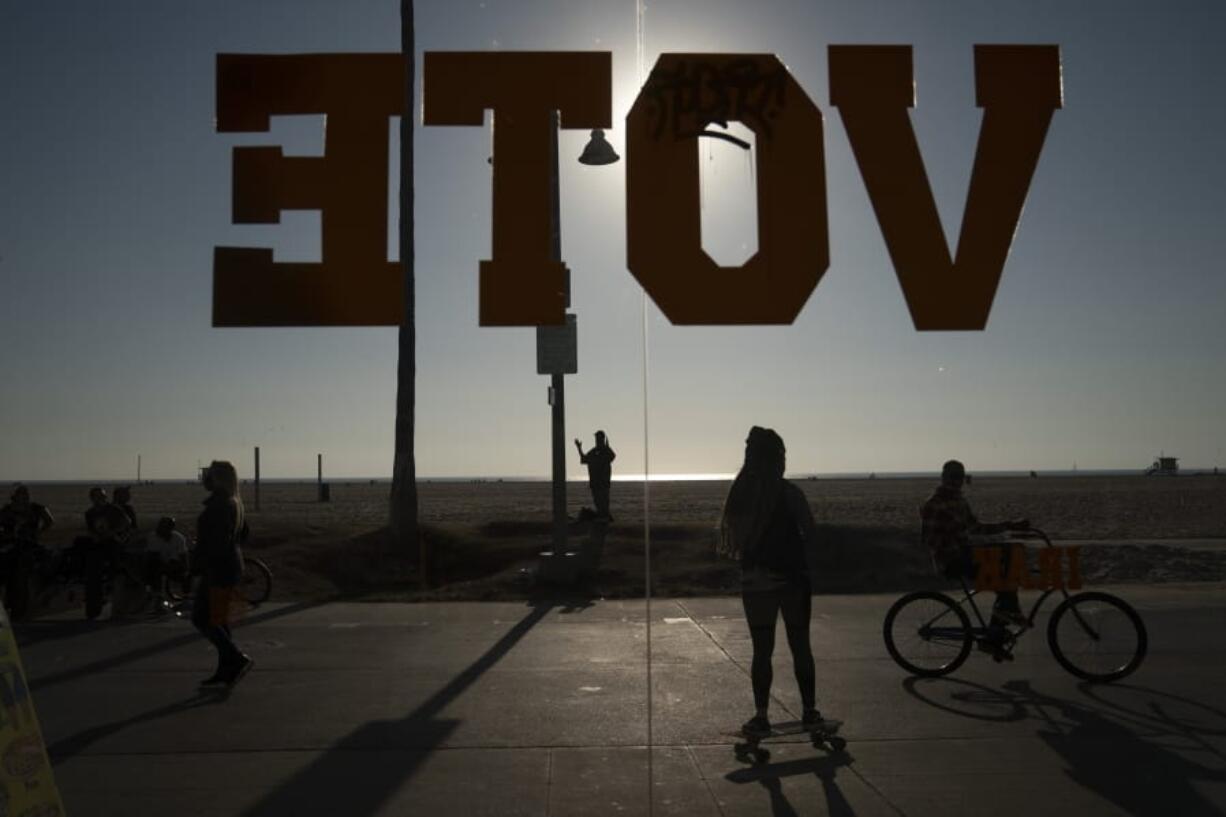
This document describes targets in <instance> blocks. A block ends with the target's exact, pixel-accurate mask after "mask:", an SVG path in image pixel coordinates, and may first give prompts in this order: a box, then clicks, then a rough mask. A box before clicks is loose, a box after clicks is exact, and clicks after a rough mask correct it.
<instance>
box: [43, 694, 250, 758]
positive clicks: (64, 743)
mask: <svg viewBox="0 0 1226 817" xmlns="http://www.w3.org/2000/svg"><path fill="white" fill-rule="evenodd" d="M227 692H228V691H227V690H215V691H200V692H198V693H196V694H195V695H193V696H192V697H190V698H187V699H186V700H182V701H175V702H174V703H172V704H167V705H166V706H160V707H158V708H157V709H151V710H150V711H148V712H142V713H141V714H139V715H134V716H133V717H131V718H124V719H122V720H118V721H113V722H111V723H104V724H101V725H99V726H93V727H90V728H89V729H86V730H85V731H83V732H78V733H77V734H75V735H72V736H70V737H67V738H64V739H62V740H57V741H56V742H55V743H53V744H51V745H50V746H48V747H47V754H48V755H50V757H51V763H52V765H58V764H60V763H62V762H63V761H65V760H67V759H69V758H70V757H73V756H74V755H77V754H80V753H81V752H83V751H85V750H86V749H88V748H89V747H90V746H91V745H92V744H93V743H95V742H96V741H99V740H101V739H103V738H105V737H108V736H110V735H113V734H115V733H116V732H119V731H120V730H123V729H126V728H128V727H129V726H134V725H136V724H138V723H144V722H145V721H152V720H157V719H158V718H164V717H167V716H169V715H175V714H178V713H179V712H186V711H187V710H189V709H195V708H196V707H199V706H208V705H210V704H217V703H221V702H223V701H225V700H226V698H227V697H228V694H227Z"/></svg>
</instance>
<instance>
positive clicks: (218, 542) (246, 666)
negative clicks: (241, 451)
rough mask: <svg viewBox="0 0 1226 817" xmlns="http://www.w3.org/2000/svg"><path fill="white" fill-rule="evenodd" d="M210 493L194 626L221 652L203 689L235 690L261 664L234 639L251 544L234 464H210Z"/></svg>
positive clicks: (197, 560)
mask: <svg viewBox="0 0 1226 817" xmlns="http://www.w3.org/2000/svg"><path fill="white" fill-rule="evenodd" d="M204 488H205V490H207V491H208V492H209V496H208V498H207V499H205V500H204V511H202V512H201V514H200V517H199V518H198V519H197V520H196V549H195V551H194V552H193V554H192V558H191V561H192V565H193V567H194V568H196V569H199V571H200V574H201V577H200V583H199V585H197V587H196V597H195V600H194V601H193V603H192V624H193V625H195V627H196V629H197V630H199V631H200V634H201V635H203V636H204V637H205V638H206V639H208V641H209V643H210V644H212V645H213V647H214V648H215V649H216V650H217V671H216V672H214V673H213V674H212V675H211V676H210V677H209V678H208V679H207V680H205V681H203V682H201V684H200V685H201V686H206V687H207V686H234V685H235V684H236V683H238V682H239V680H241V679H242V677H243V676H244V675H245V674H247V672H248V671H249V670H250V669H251V667H252V666H253V665H254V663H255V662H254V661H252V660H251V656H249V655H245V654H244V653H243V651H242V650H240V649H239V648H238V647H237V646H236V645H235V643H234V639H233V637H232V635H231V633H230V610H231V604H232V602H233V596H234V594H235V593H236V592H237V586H238V583H239V581H240V580H241V578H242V575H243V552H242V549H241V548H240V547H239V545H240V543H241V542H242V541H243V540H244V539H246V536H247V523H246V522H245V521H244V518H243V517H244V513H243V501H242V498H241V497H239V494H238V474H237V472H236V471H235V470H234V466H233V465H232V464H231V463H229V462H225V461H222V460H214V461H213V462H212V463H210V464H209V467H208V470H206V471H205V472H204Z"/></svg>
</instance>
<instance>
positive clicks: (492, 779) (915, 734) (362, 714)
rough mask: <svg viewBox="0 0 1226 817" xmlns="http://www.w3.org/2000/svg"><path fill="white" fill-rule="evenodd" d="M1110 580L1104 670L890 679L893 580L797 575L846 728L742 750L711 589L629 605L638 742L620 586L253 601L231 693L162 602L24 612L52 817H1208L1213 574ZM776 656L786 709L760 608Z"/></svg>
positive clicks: (984, 663)
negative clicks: (826, 737)
mask: <svg viewBox="0 0 1226 817" xmlns="http://www.w3.org/2000/svg"><path fill="white" fill-rule="evenodd" d="M1117 590H1118V592H1119V593H1120V594H1121V595H1123V596H1124V597H1125V598H1127V599H1128V600H1129V601H1131V602H1132V603H1133V604H1134V605H1135V606H1136V607H1137V609H1138V610H1139V611H1140V612H1141V614H1142V616H1143V617H1144V619H1145V622H1146V624H1147V627H1148V629H1149V635H1150V655H1149V657H1148V658H1147V660H1146V663H1145V664H1144V665H1143V666H1142V667H1141V669H1140V670H1139V671H1138V672H1137V674H1136V675H1134V676H1133V677H1132V678H1130V679H1128V680H1127V681H1126V682H1125V683H1123V684H1119V685H1112V686H1105V687H1104V686H1098V687H1095V686H1086V685H1079V684H1078V683H1077V682H1076V680H1075V679H1074V678H1072V677H1071V676H1069V675H1067V674H1065V673H1064V672H1063V671H1062V670H1061V669H1060V668H1059V666H1058V665H1057V664H1056V663H1055V661H1054V660H1053V659H1052V658H1051V656H1050V654H1049V653H1048V648H1047V646H1046V642H1045V637H1044V630H1043V629H1042V625H1043V624H1044V623H1043V622H1041V627H1040V629H1039V630H1038V631H1036V632H1035V633H1032V634H1030V635H1029V636H1028V638H1027V639H1026V640H1024V641H1023V643H1022V645H1021V647H1020V648H1019V651H1018V658H1017V660H1016V661H1015V662H1013V663H1012V664H1004V665H997V664H993V663H992V661H991V660H990V659H988V658H987V657H986V656H983V655H981V654H976V655H972V657H971V659H970V660H969V661H968V662H967V664H966V665H965V666H964V667H963V668H962V669H961V670H960V671H959V672H958V673H957V674H956V675H955V676H954V677H953V678H950V679H941V680H931V681H918V680H913V679H908V678H907V677H906V676H905V675H904V674H903V672H902V671H901V670H900V669H899V668H898V667H897V666H896V665H895V664H894V663H893V662H892V661H891V660H890V659H889V657H888V656H887V655H886V653H885V650H884V648H883V646H882V640H881V621H882V617H883V616H884V613H885V611H886V609H888V607H889V605H890V603H891V602H892V601H893V599H894V598H895V597H894V596H824V597H818V598H816V599H815V600H814V612H813V626H812V634H811V638H812V643H813V646H814V651H815V654H816V657H817V665H818V695H819V706H821V708H822V710H823V712H825V713H826V714H827V715H828V716H830V717H837V718H840V719H843V720H844V721H845V722H846V723H845V726H844V734H845V736H846V737H847V739H848V741H849V745H848V749H847V752H846V754H844V755H840V756H832V755H829V754H827V753H825V752H823V751H821V750H817V749H814V748H813V747H811V746H810V745H809V744H808V743H807V742H802V741H797V742H791V743H778V744H775V745H774V747H773V757H772V758H771V761H770V762H769V763H768V764H766V765H763V766H748V765H745V764H742V763H740V762H738V760H737V759H736V758H735V756H734V753H733V751H732V748H731V743H732V739H731V738H725V737H723V736H722V735H721V734H720V733H721V731H723V730H728V729H732V728H735V727H736V726H737V725H738V724H739V723H740V722H741V721H743V720H744V719H745V718H747V717H748V716H749V715H751V714H752V705H751V700H752V699H751V695H750V686H749V678H748V672H747V669H748V665H749V661H750V655H751V650H750V643H749V637H748V632H747V630H746V628H745V624H744V620H743V618H742V614H741V609H740V602H739V600H738V599H733V598H707V599H680V600H677V599H674V600H657V601H655V602H653V604H652V608H651V624H652V626H651V649H652V665H651V683H652V689H653V697H652V702H653V706H652V724H651V732H650V745H651V750H650V753H649V752H648V750H647V748H646V747H647V745H648V743H649V735H648V726H647V706H646V693H647V683H648V680H647V678H648V673H647V667H646V640H647V639H646V635H647V628H646V619H645V605H644V603H643V602H642V601H633V602H624V601H607V602H606V601H597V602H595V603H591V604H589V605H582V604H580V605H575V606H566V605H564V604H560V603H558V604H549V603H543V604H541V605H538V606H528V605H526V604H517V603H454V604H420V605H395V604H379V605H374V604H371V605H364V604H332V605H324V606H310V605H272V606H268V607H266V608H264V609H262V610H261V611H259V612H258V613H257V614H255V615H253V616H251V618H250V620H249V621H248V623H247V625H246V626H244V627H242V628H240V629H239V631H238V633H237V637H238V640H239V641H240V643H241V644H242V645H243V647H244V648H245V649H246V650H247V651H248V652H250V653H251V654H252V655H253V656H254V657H255V658H256V660H257V662H258V663H257V666H256V668H255V670H254V671H253V672H252V673H251V675H249V676H248V678H247V679H246V680H245V681H244V682H243V683H242V685H241V686H240V687H238V688H237V689H236V690H235V691H234V692H233V694H232V695H230V696H229V697H228V698H223V697H209V696H204V697H202V696H199V695H197V694H196V691H195V684H196V682H197V681H198V680H200V679H201V678H203V677H204V676H206V675H207V674H208V673H209V672H210V671H211V670H212V654H211V649H210V648H209V647H208V646H207V645H206V644H205V643H204V642H203V640H202V639H200V638H199V637H198V636H197V635H196V634H195V633H194V632H193V631H192V630H191V628H190V627H189V626H188V625H187V623H186V622H184V621H182V620H178V619H170V620H163V621H141V622H135V623H127V624H118V623H116V624H103V625H94V626H90V625H86V624H84V623H82V622H79V621H76V620H75V619H73V620H57V621H43V622H37V623H34V624H31V625H26V626H25V627H23V628H22V629H21V630H20V635H21V640H22V642H23V659H24V661H25V663H26V667H27V671H28V673H29V676H30V682H31V689H32V694H33V696H34V699H35V702H36V705H37V707H38V713H39V716H40V718H41V719H42V725H43V730H44V734H45V736H46V739H47V744H48V748H49V750H50V752H51V754H52V758H53V763H54V766H55V774H56V778H57V781H58V783H59V786H60V790H61V792H62V794H63V797H64V801H65V805H66V807H67V810H68V814H69V815H71V817H82V816H84V815H120V814H122V815H146V814H148V815H158V817H164V815H165V814H168V813H173V814H176V815H181V814H182V815H252V816H253V817H254V816H255V815H259V816H260V817H264V816H265V815H313V814H320V815H323V814H328V815H346V817H373V816H374V815H399V814H415V815H416V814H434V813H451V814H455V815H460V814H465V815H467V814H491V815H494V814H497V815H517V814H524V815H589V814H590V815H597V814H599V815H604V814H610V813H625V814H645V813H647V811H648V800H649V797H650V801H651V806H652V809H653V810H654V812H655V813H656V814H670V815H742V814H745V815H749V814H801V813H804V814H814V813H816V814H833V815H851V814H856V815H878V814H881V815H899V814H906V815H927V814H932V815H938V814H939V815H949V814H971V813H976V814H978V813H993V814H999V815H1011V814H1019V815H1020V814H1027V815H1033V814H1038V813H1055V814H1091V815H1095V814H1179V815H1197V814H1206V815H1208V814H1221V813H1223V807H1224V806H1226V691H1224V690H1223V687H1222V683H1221V681H1222V679H1223V678H1226V626H1223V625H1226V590H1224V588H1223V587H1222V586H1221V585H1185V586H1178V587H1177V586H1169V587H1150V588H1137V587H1126V588H1117ZM1047 609H1048V611H1049V612H1050V610H1051V609H1054V604H1052V603H1050V602H1049V604H1048V606H1047ZM775 667H776V670H775V684H774V690H775V695H776V700H775V702H774V704H773V706H772V717H773V718H774V719H776V720H784V719H787V718H789V717H794V716H796V715H798V714H799V711H800V709H799V700H798V696H797V693H796V689H795V686H796V685H795V682H794V680H793V678H792V673H791V671H790V661H789V659H788V656H787V647H786V641H785V639H784V638H783V633H782V631H780V633H779V638H778V646H777V648H776V658H775ZM649 759H650V766H651V768H650V772H651V778H650V779H651V781H652V783H651V786H650V795H649V789H648V780H649V778H648V771H649V770H648V764H649Z"/></svg>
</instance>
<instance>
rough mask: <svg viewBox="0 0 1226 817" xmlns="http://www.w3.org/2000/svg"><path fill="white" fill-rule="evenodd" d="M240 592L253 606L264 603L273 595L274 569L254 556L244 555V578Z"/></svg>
mask: <svg viewBox="0 0 1226 817" xmlns="http://www.w3.org/2000/svg"><path fill="white" fill-rule="evenodd" d="M239 593H240V594H241V595H242V597H243V598H244V599H246V600H247V603H248V604H250V605H251V606H253V607H254V606H255V605H257V604H263V603H264V602H266V601H268V597H269V596H270V595H272V571H271V570H269V569H268V565H266V564H264V562H263V561H262V560H260V559H256V558H255V557H253V556H244V557H243V579H242V582H241V583H240V585H239Z"/></svg>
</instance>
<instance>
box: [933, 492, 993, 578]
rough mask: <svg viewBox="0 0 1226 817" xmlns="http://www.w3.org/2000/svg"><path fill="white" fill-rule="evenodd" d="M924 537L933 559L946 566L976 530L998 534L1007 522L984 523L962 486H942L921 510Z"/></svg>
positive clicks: (966, 544)
mask: <svg viewBox="0 0 1226 817" xmlns="http://www.w3.org/2000/svg"><path fill="white" fill-rule="evenodd" d="M920 519H921V520H922V524H923V527H922V529H921V530H922V533H921V535H922V537H923V540H924V544H925V545H927V547H928V550H929V552H930V553H931V554H932V558H933V559H934V560H935V561H936V563H937V564H938V565H940V566H941V567H944V566H945V565H946V564H947V563H948V562H949V561H950V559H952V558H954V557H956V556H957V555H958V554H959V553H960V552H961V550H962V548H964V547H968V546H969V545H970V535H971V534H973V533H999V532H1001V531H1003V530H1006V529H1007V528H1008V525H1007V524H1006V523H1003V522H1001V523H997V524H984V523H982V522H980V521H979V520H978V519H976V518H975V513H974V511H972V510H971V506H970V503H968V502H967V501H966V497H964V496H963V495H962V491H961V489H959V488H951V487H949V486H948V485H940V486H938V487H937V489H936V490H935V491H934V492H933V493H932V496H931V497H929V499H928V501H927V502H925V503H924V507H923V508H922V509H921V510H920Z"/></svg>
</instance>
